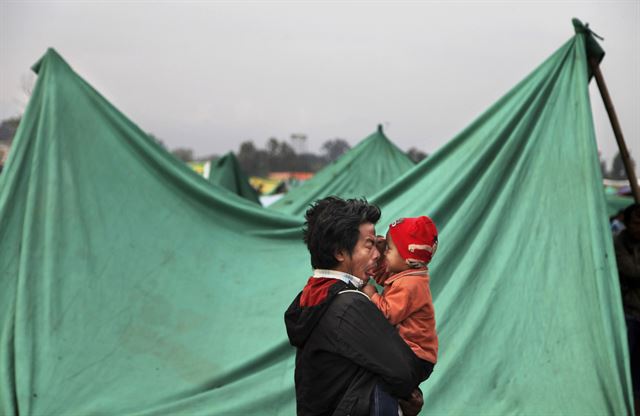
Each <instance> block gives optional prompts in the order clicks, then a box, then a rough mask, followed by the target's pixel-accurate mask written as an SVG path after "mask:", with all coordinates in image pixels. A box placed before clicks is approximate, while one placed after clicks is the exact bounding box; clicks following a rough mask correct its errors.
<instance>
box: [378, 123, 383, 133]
mask: <svg viewBox="0 0 640 416" xmlns="http://www.w3.org/2000/svg"><path fill="white" fill-rule="evenodd" d="M378 133H381V134H384V131H382V124H378Z"/></svg>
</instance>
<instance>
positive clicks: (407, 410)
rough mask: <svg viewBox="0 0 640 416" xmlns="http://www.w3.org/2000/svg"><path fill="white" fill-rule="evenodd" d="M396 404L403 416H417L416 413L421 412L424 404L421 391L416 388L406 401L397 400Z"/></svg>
mask: <svg viewBox="0 0 640 416" xmlns="http://www.w3.org/2000/svg"><path fill="white" fill-rule="evenodd" d="M398 404H399V405H400V408H401V409H402V413H403V414H404V416H417V415H418V413H420V410H422V405H423V404H424V399H423V398H422V391H421V390H420V389H419V388H416V389H415V390H414V391H413V392H412V393H411V396H409V398H408V399H406V400H403V399H399V400H398Z"/></svg>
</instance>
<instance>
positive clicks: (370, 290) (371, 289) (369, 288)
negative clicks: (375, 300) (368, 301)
mask: <svg viewBox="0 0 640 416" xmlns="http://www.w3.org/2000/svg"><path fill="white" fill-rule="evenodd" d="M362 291H363V292H364V294H365V295H367V296H369V297H372V296H373V295H374V294H376V293H378V292H377V291H376V288H375V286H373V285H372V284H366V285H364V287H363V288H362Z"/></svg>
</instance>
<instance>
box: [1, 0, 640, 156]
mask: <svg viewBox="0 0 640 416" xmlns="http://www.w3.org/2000/svg"><path fill="white" fill-rule="evenodd" d="M574 16H575V17H578V18H579V19H581V20H582V21H583V22H589V23H590V26H591V28H592V29H593V30H594V31H595V32H596V33H598V34H599V35H601V36H603V37H604V38H605V40H604V42H602V45H603V47H604V49H605V51H606V53H607V55H606V56H605V59H604V61H603V63H602V66H601V68H602V71H603V73H604V76H605V79H606V81H607V83H608V86H609V89H610V93H611V95H612V97H613V100H614V104H615V106H616V109H617V111H618V115H619V118H620V121H621V124H622V128H623V132H624V134H625V137H626V139H627V144H628V146H629V147H630V148H631V153H632V156H634V158H635V159H636V160H638V161H640V56H639V55H640V1H638V0H630V1H528V2H523V1H492V2H488V1H476V2H471V1H466V2H415V1H414V2H396V1H394V2H272V1H261V2H204V1H198V2H143V1H138V2H120V1H119V2H97V1H93V2H91V1H89V2H79V1H39V2H29V1H19V2H14V1H7V0H0V118H1V119H4V118H7V117H10V116H15V115H18V114H21V112H22V110H23V109H24V106H25V104H26V98H25V95H24V93H23V88H22V85H23V84H24V83H25V80H26V82H28V80H29V78H33V76H31V75H30V73H29V67H30V66H31V65H32V64H33V63H34V62H35V61H36V60H37V59H38V58H39V57H40V56H41V55H42V54H43V53H44V52H45V50H46V48H47V47H50V46H51V47H54V48H55V49H56V50H57V51H58V52H59V53H60V54H61V55H62V56H63V57H64V58H65V59H66V60H67V62H68V63H69V64H70V65H71V66H72V67H73V68H74V69H75V70H76V71H77V72H78V73H79V74H80V75H81V76H82V77H83V78H84V79H85V80H87V81H88V82H89V83H90V84H91V85H93V86H94V87H95V88H96V89H97V90H98V91H100V92H101V93H102V94H103V95H104V96H105V97H107V99H109V100H110V101H111V102H112V103H113V104H114V105H115V106H116V107H118V108H119V109H120V110H121V111H122V112H124V113H125V114H126V115H127V116H128V117H129V118H131V119H132V120H133V121H134V122H135V123H137V124H138V125H139V126H140V127H141V128H142V129H144V130H145V131H148V132H151V133H153V134H155V135H156V136H157V137H159V138H160V139H162V140H163V141H164V142H165V144H166V145H167V146H168V147H169V148H176V147H187V148H192V149H194V151H195V153H196V155H200V156H202V155H206V154H211V153H217V154H222V153H224V152H226V151H229V150H234V151H237V150H238V147H239V144H240V143H241V142H242V141H244V140H253V141H254V143H255V144H256V145H257V146H259V147H263V146H264V145H265V143H266V141H267V139H268V138H269V137H277V138H279V139H281V140H283V139H287V140H288V139H289V137H290V136H291V134H293V133H303V134H306V135H307V136H308V144H307V150H308V151H313V152H318V151H319V148H320V146H321V144H322V143H323V142H325V141H326V140H328V139H333V138H336V137H340V138H344V139H346V140H347V141H349V142H350V143H351V144H352V145H355V144H356V143H357V142H358V141H359V140H360V139H362V138H364V137H365V136H367V135H369V134H370V133H372V132H373V131H374V130H375V128H376V125H377V124H378V123H382V124H384V125H385V127H386V128H385V131H386V132H387V135H388V136H389V138H390V139H391V140H392V141H394V142H395V143H396V144H397V145H398V146H399V147H400V148H402V149H404V150H406V149H408V148H410V147H417V148H419V149H421V150H423V151H425V152H427V153H432V152H434V151H435V150H437V149H438V148H439V147H440V146H442V145H443V144H444V143H446V142H447V141H448V140H450V139H451V138H453V137H454V136H455V135H456V134H457V133H458V132H459V131H460V130H462V129H463V128H464V127H466V126H467V125H468V124H469V123H470V122H471V121H472V120H473V119H474V118H475V117H477V116H478V115H479V114H480V113H482V112H483V111H484V110H485V109H487V108H488V107H489V105H490V104H492V103H493V102H494V101H496V100H497V99H498V98H499V97H501V96H502V95H503V94H504V93H505V92H507V91H508V90H509V89H510V88H511V87H513V86H514V85H515V84H516V83H517V82H518V81H520V80H521V79H522V78H524V76H525V75H527V74H528V73H529V72H531V71H532V70H533V69H534V68H535V67H536V66H537V65H539V64H540V63H541V62H542V61H543V60H544V59H546V58H547V57H548V56H549V55H550V54H551V53H552V52H554V51H555V50H556V49H557V48H559V47H560V46H561V45H562V44H563V43H564V42H565V41H567V40H568V39H569V38H570V37H571V36H573V27H572V25H571V18H572V17H574ZM590 89H591V97H592V106H593V112H594V118H595V125H596V134H597V136H598V144H599V148H600V150H601V151H602V154H603V156H604V157H605V158H606V159H607V160H608V161H610V159H611V158H612V157H613V155H614V154H615V152H616V151H617V150H616V149H617V148H616V144H615V139H614V137H613V133H612V132H611V127H610V125H609V122H608V119H607V117H606V113H605V111H604V107H603V104H602V100H601V98H600V96H599V94H598V92H597V87H596V86H595V82H592V85H591V87H590Z"/></svg>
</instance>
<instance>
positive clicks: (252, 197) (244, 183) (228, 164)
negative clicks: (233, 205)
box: [208, 152, 260, 204]
mask: <svg viewBox="0 0 640 416" xmlns="http://www.w3.org/2000/svg"><path fill="white" fill-rule="evenodd" d="M208 179H209V181H210V182H211V183H215V184H216V185H219V186H221V187H223V188H225V189H228V190H229V191H231V192H233V193H234V194H236V195H239V196H241V197H243V198H245V199H247V200H249V201H252V202H255V203H256V204H260V198H259V197H258V192H257V191H256V190H255V189H253V187H252V186H251V185H250V184H249V177H248V176H247V175H246V174H245V173H244V172H243V171H242V169H241V168H240V163H239V162H238V159H237V158H236V156H235V155H234V154H233V152H229V153H227V154H226V155H224V156H222V157H221V158H220V159H218V160H216V161H212V162H211V170H210V171H209V178H208Z"/></svg>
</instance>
